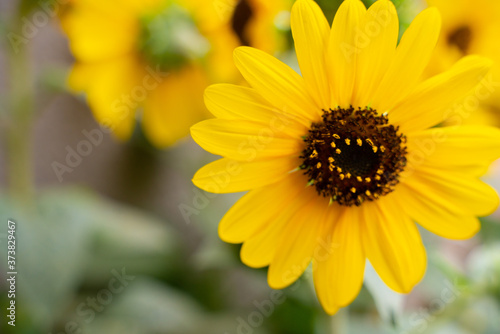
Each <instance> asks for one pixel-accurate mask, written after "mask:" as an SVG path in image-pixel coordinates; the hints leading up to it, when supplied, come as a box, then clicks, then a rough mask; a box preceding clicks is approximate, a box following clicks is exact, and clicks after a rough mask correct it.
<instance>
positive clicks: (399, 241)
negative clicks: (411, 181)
mask: <svg viewBox="0 0 500 334" xmlns="http://www.w3.org/2000/svg"><path fill="white" fill-rule="evenodd" d="M391 195H393V194H391ZM391 195H388V196H386V197H384V198H382V199H379V200H378V201H376V202H369V203H368V202H365V203H363V206H364V207H365V209H366V210H365V211H364V214H365V217H364V219H363V221H364V229H363V230H364V233H363V234H362V236H363V244H364V249H365V252H366V255H367V256H368V260H370V263H371V264H372V265H373V267H374V268H375V270H376V271H377V273H378V274H379V276H380V278H381V279H382V280H383V281H384V282H385V283H386V284H387V285H388V286H389V287H390V288H391V289H393V290H394V291H396V292H399V293H408V292H410V291H411V290H412V289H413V287H414V286H415V285H416V284H417V283H418V282H419V281H420V280H421V279H422V277H423V276H424V273H425V269H426V262H427V257H426V254H425V248H424V245H423V244H422V240H421V238H420V234H419V232H418V229H417V226H416V225H415V223H413V222H412V221H411V219H410V217H409V216H407V215H406V214H405V213H404V212H403V211H402V210H401V209H398V207H397V205H396V204H395V203H396V202H395V201H394V200H393V199H391V197H390V196H391ZM393 196H394V195H393Z"/></svg>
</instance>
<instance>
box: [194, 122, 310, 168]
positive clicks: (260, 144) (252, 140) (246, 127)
mask: <svg viewBox="0 0 500 334" xmlns="http://www.w3.org/2000/svg"><path fill="white" fill-rule="evenodd" d="M191 136H192V137H193V139H194V141H195V142H197V143H198V145H200V146H201V147H203V148H204V149H205V150H206V151H208V152H210V153H213V154H217V155H221V156H224V157H226V158H230V159H235V160H239V161H255V160H261V159H266V158H277V157H286V156H297V157H298V156H299V155H300V151H301V150H302V149H303V148H302V146H303V145H302V143H301V141H300V140H297V139H295V138H290V137H289V136H287V135H285V134H283V133H282V132H281V131H278V129H273V128H271V127H270V126H266V125H263V124H259V123H254V122H247V121H241V120H240V121H229V120H225V119H210V120H206V121H203V122H199V123H198V124H196V125H194V126H193V127H191Z"/></svg>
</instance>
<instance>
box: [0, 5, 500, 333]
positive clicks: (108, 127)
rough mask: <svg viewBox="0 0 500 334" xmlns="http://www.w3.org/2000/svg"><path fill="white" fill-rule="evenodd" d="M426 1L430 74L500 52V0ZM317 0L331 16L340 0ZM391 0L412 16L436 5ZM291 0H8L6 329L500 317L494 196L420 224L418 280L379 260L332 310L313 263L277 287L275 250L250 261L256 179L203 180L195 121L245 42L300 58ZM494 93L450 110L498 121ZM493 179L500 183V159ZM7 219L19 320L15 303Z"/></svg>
mask: <svg viewBox="0 0 500 334" xmlns="http://www.w3.org/2000/svg"><path fill="white" fill-rule="evenodd" d="M364 2H365V4H366V5H367V6H369V5H370V4H371V3H372V2H373V1H371V0H365V1H364ZM429 2H430V4H431V5H436V6H438V8H439V9H441V11H442V14H443V22H444V28H443V37H442V39H441V41H440V44H439V45H438V48H437V51H436V56H435V57H434V59H433V62H432V63H431V65H430V67H429V69H428V73H429V74H428V75H432V74H433V73H435V72H436V71H439V70H442V69H444V68H446V67H447V66H450V64H452V63H453V62H454V61H455V60H457V59H459V58H460V57H461V56H463V55H465V54H469V53H480V54H483V55H486V56H489V57H491V58H493V59H494V60H495V61H496V57H498V56H499V55H500V50H499V47H498V41H497V35H496V34H497V32H498V31H499V30H497V28H498V24H500V22H499V21H500V10H499V9H498V6H497V1H495V0H479V1H474V4H472V2H471V1H465V0H460V1H453V2H452V1H446V0H445V1H439V0H436V1H431V0H429ZM318 3H319V4H320V5H321V7H322V9H323V11H324V12H325V14H326V16H327V18H329V20H330V22H331V20H332V18H333V16H334V14H335V11H336V9H337V8H338V6H339V5H340V3H341V1H340V0H319V1H318ZM394 3H395V5H396V7H397V9H398V12H399V15H400V21H401V22H400V23H401V32H403V31H404V29H406V27H407V26H408V24H409V23H410V22H411V20H412V19H413V18H414V17H415V15H417V14H418V13H419V12H420V11H421V10H422V9H423V8H425V7H427V6H428V5H429V4H428V3H426V2H425V1H423V0H394ZM292 4H293V0H283V1H272V2H270V1H267V2H266V1H260V0H213V1H212V0H209V1H197V0H184V1H183V0H179V1H155V0H145V1H136V0H123V1H115V2H106V1H102V0H101V1H97V0H33V1H30V0H24V1H21V0H19V1H16V0H0V36H1V37H2V39H1V40H0V43H1V44H0V134H1V140H2V142H1V144H2V145H1V146H0V161H1V163H0V184H1V190H0V220H1V221H0V249H1V251H0V254H1V258H0V267H1V271H0V272H1V275H2V276H1V280H0V306H1V309H2V312H1V314H2V318H1V320H0V329H1V333H23V334H24V333H53V334H61V333H68V334H69V333H97V334H101V333H106V334H114V333H126V334H134V333H138V334H139V333H141V334H157V333H179V334H189V333H206V334H211V333H221V334H226V333H242V334H250V333H259V334H260V333H262V334H266V333H276V334H281V333H282V334H295V333H297V334H299V333H300V334H308V333H311V334H313V333H314V334H316V333H341V334H343V333H353V334H354V333H400V334H403V333H436V334H437V333H439V334H447V333H453V334H469V333H470V334H476V333H485V334H490V333H491V334H494V333H500V279H499V278H500V214H498V213H497V214H493V215H492V216H490V217H485V218H482V223H483V225H482V230H481V232H480V233H479V234H478V235H477V236H476V237H474V238H472V239H470V240H467V241H451V240H445V239H442V238H439V237H437V236H434V235H431V234H430V233H427V232H425V231H424V230H422V236H423V238H424V243H425V244H426V248H427V251H428V258H429V264H428V270H427V273H426V276H425V278H424V279H423V281H422V282H421V283H420V284H419V285H418V286H417V287H416V288H415V289H414V291H413V292H412V293H410V294H409V295H405V296H402V295H398V294H396V293H394V292H392V291H390V290H389V289H388V288H387V287H385V285H384V284H383V283H382V282H381V281H380V280H379V278H378V277H377V275H376V273H375V272H374V271H373V269H371V268H367V272H366V277H365V285H364V287H363V290H362V292H361V294H360V295H359V296H358V298H357V299H356V300H355V302H354V303H353V304H352V305H351V306H349V307H348V308H346V309H343V310H341V311H340V312H339V314H337V315H336V316H334V317H329V316H327V315H326V314H325V313H324V311H323V310H322V308H321V307H320V305H319V303H318V301H317V299H316V297H315V294H314V289H313V287H312V283H311V280H310V277H311V272H310V270H309V271H307V272H306V274H305V275H304V276H303V277H302V278H301V279H300V280H299V281H298V282H297V283H295V284H294V285H292V286H291V287H289V288H287V289H285V290H283V291H274V290H272V289H270V288H269V287H268V285H267V280H266V269H265V268H264V269H259V270H256V269H251V268H248V267H246V266H245V265H243V264H242V263H241V261H240V260H239V248H240V246H239V245H231V244H226V243H224V242H222V241H221V240H220V239H219V238H218V235H217V224H218V222H219V221H220V219H221V218H222V216H223V215H224V213H225V212H226V211H227V210H228V209H229V208H230V207H231V206H232V204H234V203H235V202H236V200H237V199H238V198H239V197H240V196H241V195H242V194H230V195H215V194H208V193H205V192H203V191H201V190H199V189H197V188H196V187H195V186H194V185H193V184H192V183H191V178H192V176H193V175H194V173H195V172H196V171H197V169H199V168H200V167H201V166H203V165H205V164H206V163H208V162H210V161H213V160H215V159H216V158H217V157H215V156H213V155H211V154H209V153H207V152H204V151H203V150H202V149H201V148H199V147H198V146H197V145H196V144H195V143H194V142H193V141H192V140H191V139H190V138H189V135H188V133H189V126H190V125H192V124H194V123H195V122H197V121H199V120H201V119H204V118H206V117H210V115H209V114H208V112H207V111H206V110H205V108H204V106H203V100H202V92H203V89H204V88H205V87H206V86H207V85H209V84H211V83H217V82H229V83H235V84H242V78H240V77H239V75H238V73H237V72H236V70H235V68H234V66H233V65H232V60H231V59H232V50H233V49H234V47H236V46H238V45H251V46H254V47H258V48H261V49H264V50H265V51H267V52H269V53H272V54H274V55H276V56H277V57H279V58H280V59H282V60H283V61H285V62H286V63H287V64H289V65H290V66H292V67H293V68H294V69H296V70H297V71H299V69H298V66H297V62H296V59H295V55H294V52H293V40H292V38H291V32H290V25H289V14H290V13H289V11H290V9H291V6H292ZM497 77H498V75H497V74H496V69H495V71H494V77H493V79H492V80H493V82H496V81H495V78H497ZM146 80H147V81H146ZM494 86H495V85H494ZM496 86H498V85H496ZM497 100H498V98H497V97H496V96H495V94H492V95H491V96H489V97H488V98H486V99H485V100H481V101H479V103H478V104H477V108H474V109H475V110H473V111H474V112H472V110H454V111H453V113H454V114H453V116H454V117H453V118H452V119H453V122H454V123H460V122H462V123H487V124H493V125H496V124H498V123H497V122H498V119H500V115H499V114H498V112H497V110H498V107H497V105H500V103H498V101H497ZM476 109H477V110H476ZM485 180H486V181H487V182H489V183H490V184H492V185H494V186H495V187H496V189H500V164H496V165H494V166H493V167H492V168H491V170H490V171H489V173H488V174H487V175H486V176H485ZM8 219H11V220H13V221H15V222H16V269H17V272H18V275H17V281H16V298H15V300H16V322H15V324H16V326H15V327H12V326H10V325H8V321H10V320H9V318H7V317H6V316H5V315H6V314H7V312H8V311H7V310H6V309H7V307H8V306H9V302H10V300H11V299H10V298H9V297H8V291H9V288H10V286H9V284H8V282H7V278H8V277H7V275H6V272H7V271H8V270H7V240H8V235H9V234H8V230H7V221H8Z"/></svg>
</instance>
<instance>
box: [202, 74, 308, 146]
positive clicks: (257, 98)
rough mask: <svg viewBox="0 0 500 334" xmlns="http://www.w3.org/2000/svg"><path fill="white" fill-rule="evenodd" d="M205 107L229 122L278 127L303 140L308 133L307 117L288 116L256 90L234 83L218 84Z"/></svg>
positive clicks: (210, 90) (208, 91) (207, 93)
mask: <svg viewBox="0 0 500 334" xmlns="http://www.w3.org/2000/svg"><path fill="white" fill-rule="evenodd" d="M205 105H206V106H207V108H208V110H210V112H211V113H212V114H213V115H214V116H216V117H217V118H222V119H227V120H242V119H243V120H247V121H252V122H257V123H261V124H267V125H269V126H270V127H277V128H280V130H281V129H282V130H283V131H284V132H286V133H288V134H289V135H290V136H291V137H301V136H303V135H304V134H306V133H307V130H308V128H307V126H309V122H306V121H305V120H304V119H303V118H301V117H299V116H297V115H292V114H284V113H282V112H281V111H280V110H278V109H277V108H274V107H272V106H271V105H270V104H269V103H268V102H267V101H266V100H264V98H263V97H262V96H261V95H260V94H259V93H258V92H257V91H256V90H255V89H253V88H247V87H243V86H236V85H230V84H217V85H212V86H210V87H208V88H207V89H206V90H205Z"/></svg>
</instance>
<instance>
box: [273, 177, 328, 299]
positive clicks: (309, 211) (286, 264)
mask: <svg viewBox="0 0 500 334" xmlns="http://www.w3.org/2000/svg"><path fill="white" fill-rule="evenodd" d="M304 193H305V194H304ZM304 193H303V194H301V196H304V203H305V205H304V206H303V207H301V208H300V209H299V210H298V212H296V214H295V215H294V216H293V217H291V219H290V220H289V221H288V222H287V224H286V226H285V228H284V230H283V233H282V236H281V237H280V238H279V239H278V245H279V246H278V249H277V251H276V254H275V255H274V258H273V260H272V261H271V265H270V266H269V271H268V275H267V281H268V282H269V286H270V287H271V288H273V289H283V288H285V287H287V286H288V285H290V284H292V283H293V282H295V281H296V280H297V279H298V278H299V277H300V276H301V275H302V273H303V272H304V271H305V270H306V269H307V267H308V266H309V263H310V262H311V259H312V258H313V255H314V252H315V250H316V249H317V248H318V247H320V245H319V244H318V240H320V232H321V231H322V227H323V225H324V224H325V216H326V213H327V209H328V201H326V200H320V199H319V198H318V194H317V192H316V190H315V189H313V188H311V187H309V188H308V189H305V191H304Z"/></svg>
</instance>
